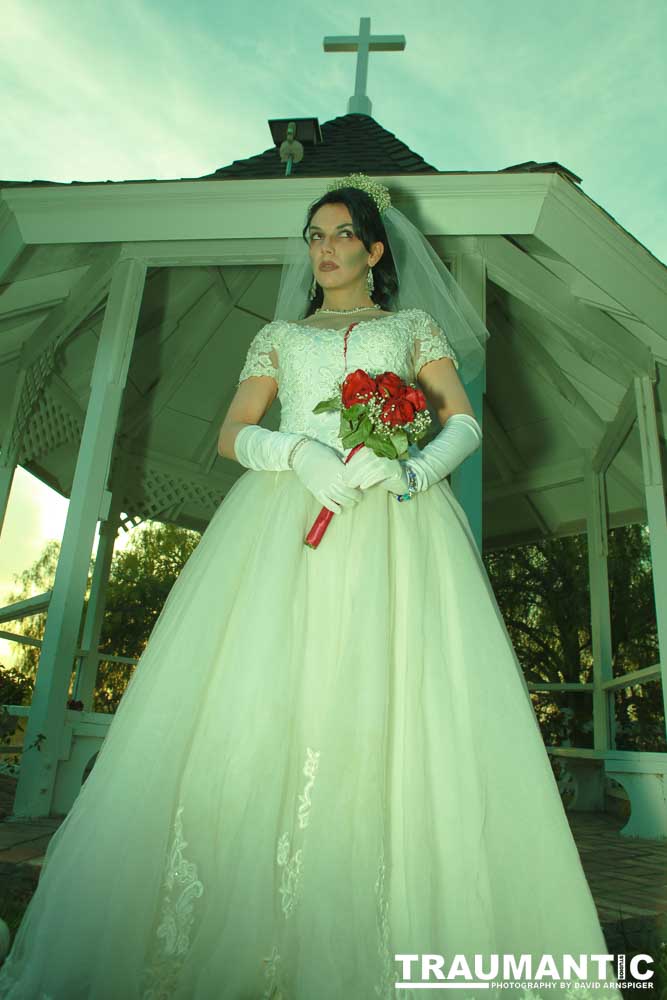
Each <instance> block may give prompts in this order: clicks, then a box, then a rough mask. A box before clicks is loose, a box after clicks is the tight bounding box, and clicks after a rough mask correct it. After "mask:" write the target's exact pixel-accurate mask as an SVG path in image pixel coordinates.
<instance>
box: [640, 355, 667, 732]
mask: <svg viewBox="0 0 667 1000" xmlns="http://www.w3.org/2000/svg"><path fill="white" fill-rule="evenodd" d="M634 384H635V400H636V403H637V425H638V428H639V440H640V442H641V449H642V469H643V473H644V491H645V493H646V518H647V521H648V530H649V538H650V542H651V567H652V571H653V594H654V598H655V614H656V619H657V625H658V649H659V655H660V676H661V679H662V705H663V712H664V718H665V729H666V731H667V516H666V514H665V485H664V481H663V475H662V461H661V457H660V438H659V434H658V421H657V417H656V412H655V397H654V395H653V384H652V382H651V379H650V378H649V376H648V375H636V376H635V379H634Z"/></svg>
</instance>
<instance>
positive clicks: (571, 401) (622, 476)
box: [493, 309, 641, 502]
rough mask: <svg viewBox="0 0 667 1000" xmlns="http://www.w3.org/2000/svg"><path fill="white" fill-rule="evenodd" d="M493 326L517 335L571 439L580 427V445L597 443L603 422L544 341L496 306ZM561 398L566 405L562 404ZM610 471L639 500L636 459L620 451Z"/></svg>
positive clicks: (529, 362)
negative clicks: (567, 427)
mask: <svg viewBox="0 0 667 1000" xmlns="http://www.w3.org/2000/svg"><path fill="white" fill-rule="evenodd" d="M493 327H494V329H495V330H496V331H498V332H500V333H501V334H504V335H509V336H513V335H517V336H518V337H519V338H520V344H521V349H522V351H523V352H524V353H525V357H526V361H527V363H528V364H531V365H532V366H533V367H534V368H535V369H536V370H537V371H539V372H541V373H542V375H543V377H544V383H545V386H546V387H548V389H549V390H550V391H551V392H552V394H553V396H554V398H555V400H556V402H557V404H558V406H559V409H560V410H561V413H562V415H563V419H564V420H565V421H566V422H569V423H570V424H572V434H573V437H574V438H575V440H579V435H580V434H581V431H582V430H583V431H584V433H585V434H586V435H587V437H588V440H587V441H585V442H581V441H580V447H581V446H582V445H583V447H589V446H591V445H594V446H597V445H598V444H599V442H600V441H601V440H602V437H603V436H604V433H605V428H606V423H605V421H604V420H603V419H602V417H600V415H599V414H598V413H597V412H596V411H595V410H594V409H593V407H592V406H591V405H590V403H589V402H588V400H587V399H586V398H585V397H584V396H582V394H581V393H580V392H579V390H578V389H577V388H576V387H575V386H574V385H573V383H572V382H571V381H570V379H569V378H568V377H567V375H566V374H565V373H564V372H563V370H562V368H561V367H560V365H559V364H558V363H557V362H556V361H555V360H554V358H553V357H552V356H551V354H550V353H549V350H548V347H547V345H546V344H544V343H542V341H540V340H539V338H538V337H536V336H535V334H534V332H533V331H532V330H531V329H530V327H528V326H527V325H525V324H524V323H521V322H519V323H517V322H514V323H513V324H511V325H510V323H509V321H508V319H507V317H506V316H505V315H504V313H503V312H502V310H500V309H496V310H495V311H494V315H493ZM563 402H565V403H567V405H566V406H563ZM610 475H612V476H613V478H614V479H616V481H617V482H618V483H619V484H621V485H622V486H623V487H624V489H626V490H627V491H628V493H629V494H630V496H632V497H635V499H637V500H639V501H640V502H641V494H640V491H639V489H638V487H637V485H636V484H637V482H638V480H639V469H638V468H637V466H636V463H634V462H631V461H630V460H629V459H628V457H627V456H623V455H621V456H619V461H618V462H617V463H616V466H615V468H614V469H613V470H610Z"/></svg>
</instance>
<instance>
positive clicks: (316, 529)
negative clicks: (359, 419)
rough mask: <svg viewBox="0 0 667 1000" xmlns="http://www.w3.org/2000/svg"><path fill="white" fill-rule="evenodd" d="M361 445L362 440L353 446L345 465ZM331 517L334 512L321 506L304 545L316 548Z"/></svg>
mask: <svg viewBox="0 0 667 1000" xmlns="http://www.w3.org/2000/svg"><path fill="white" fill-rule="evenodd" d="M363 447H364V445H363V442H362V443H361V444H358V445H357V446H356V447H355V448H353V449H352V451H351V452H350V454H349V455H348V456H347V457H346V459H345V464H346V465H347V463H348V462H349V461H350V459H351V458H352V456H353V455H356V453H357V452H358V451H359V449H360V448H363ZM332 517H334V512H333V511H332V510H329V508H328V507H323V508H322V510H321V511H320V512H319V514H318V515H317V517H316V518H315V520H314V521H313V526H312V528H311V529H310V531H309V532H308V534H307V535H306V545H308V546H310V548H311V549H316V548H317V546H318V545H319V544H320V542H321V541H322V537H323V535H324V532H325V531H326V530H327V526H328V524H329V521H330V520H331V518H332Z"/></svg>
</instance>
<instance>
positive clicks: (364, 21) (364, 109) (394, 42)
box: [324, 17, 405, 115]
mask: <svg viewBox="0 0 667 1000" xmlns="http://www.w3.org/2000/svg"><path fill="white" fill-rule="evenodd" d="M404 48H405V35H371V19H370V17H362V18H360V20H359V34H358V35H329V36H327V37H326V38H325V39H324V51H325V52H356V53H357V75H356V79H355V83H354V94H353V95H352V97H351V98H350V99H349V101H348V102H347V113H348V114H353V113H356V114H360V115H370V113H371V108H372V104H371V102H370V99H369V98H368V97H367V96H366V83H367V81H368V53H369V52H400V51H402V50H403V49H404Z"/></svg>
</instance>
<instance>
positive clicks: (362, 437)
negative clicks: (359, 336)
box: [305, 322, 431, 549]
mask: <svg viewBox="0 0 667 1000" xmlns="http://www.w3.org/2000/svg"><path fill="white" fill-rule="evenodd" d="M355 326H357V323H356V322H355V323H351V324H350V326H349V327H348V328H347V330H346V331H345V340H344V351H343V354H344V357H345V369H346V370H347V338H348V336H349V333H350V330H352V328H353V327H355ZM327 410H340V411H341V429H340V438H341V440H342V442H343V445H344V446H345V447H351V448H352V450H351V451H350V453H349V454H348V455H347V456H346V458H345V464H347V463H348V462H349V461H350V459H351V458H352V456H353V455H356V453H357V452H358V451H359V449H360V448H363V447H370V448H372V450H373V452H374V453H375V454H376V455H379V456H381V457H383V458H392V459H395V458H405V457H407V454H408V444H410V443H411V442H416V441H418V440H420V438H422V437H423V436H424V435H425V434H426V432H427V430H428V428H429V426H430V424H431V416H430V414H429V412H428V407H427V403H426V397H425V396H424V394H423V392H422V391H421V389H419V388H417V386H415V385H412V384H410V383H408V382H405V381H403V379H402V378H401V377H400V376H399V375H397V374H396V373H395V372H382V373H381V374H380V375H376V376H375V377H373V376H371V375H369V374H368V372H365V371H364V370H363V369H362V368H357V370H356V371H354V372H351V374H349V375H347V376H346V377H345V378H344V379H343V381H342V383H341V384H340V392H339V394H338V395H337V396H335V397H333V398H332V399H323V400H321V402H319V403H318V404H317V406H315V407H314V408H313V413H324V412H325V411H327ZM332 517H334V513H333V511H331V510H329V508H328V507H322V509H321V510H320V512H319V514H318V515H317V517H316V519H315V521H314V522H313V525H312V527H311V529H310V531H309V532H308V534H307V535H306V538H305V544H306V545H308V546H309V547H310V548H311V549H316V548H317V546H318V545H319V544H320V542H321V541H322V537H323V536H324V532H325V531H326V529H327V527H328V525H329V522H330V521H331V518H332Z"/></svg>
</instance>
